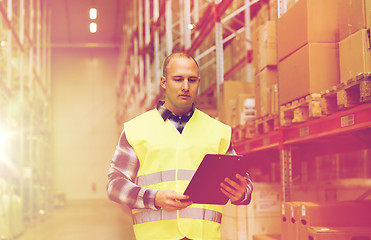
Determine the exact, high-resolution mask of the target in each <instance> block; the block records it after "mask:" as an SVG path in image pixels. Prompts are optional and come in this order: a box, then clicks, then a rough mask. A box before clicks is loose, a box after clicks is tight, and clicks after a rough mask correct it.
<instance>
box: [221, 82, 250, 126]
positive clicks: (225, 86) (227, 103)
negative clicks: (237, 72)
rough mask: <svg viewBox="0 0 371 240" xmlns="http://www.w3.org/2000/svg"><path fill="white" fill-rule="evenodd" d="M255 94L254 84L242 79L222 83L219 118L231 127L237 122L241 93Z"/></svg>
mask: <svg viewBox="0 0 371 240" xmlns="http://www.w3.org/2000/svg"><path fill="white" fill-rule="evenodd" d="M243 93H245V94H250V95H251V96H254V84H253V83H250V82H242V81H226V82H223V83H221V85H220V94H219V104H218V117H219V120H220V121H221V122H223V123H225V124H227V125H230V126H231V127H234V126H235V124H236V105H237V99H236V98H237V96H238V95H239V94H243Z"/></svg>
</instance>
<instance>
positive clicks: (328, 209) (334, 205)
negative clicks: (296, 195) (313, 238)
mask: <svg viewBox="0 0 371 240" xmlns="http://www.w3.org/2000/svg"><path fill="white" fill-rule="evenodd" d="M300 208H301V210H300V229H299V233H300V238H298V239H300V240H308V237H309V232H308V227H312V226H328V227H338V226H354V227H355V226H368V227H371V215H370V214H369V213H370V212H371V201H341V202H331V203H330V202H327V203H313V202H306V203H305V202H304V203H301V207H300Z"/></svg>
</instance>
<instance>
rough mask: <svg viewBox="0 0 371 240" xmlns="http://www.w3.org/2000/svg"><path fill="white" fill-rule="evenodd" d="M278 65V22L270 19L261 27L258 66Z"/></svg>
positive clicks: (260, 67) (261, 67)
mask: <svg viewBox="0 0 371 240" xmlns="http://www.w3.org/2000/svg"><path fill="white" fill-rule="evenodd" d="M276 65H277V34H276V22H275V21H268V22H266V23H265V24H264V25H262V26H260V27H259V54H258V68H259V70H260V71H261V70H262V69H263V68H265V67H267V66H276Z"/></svg>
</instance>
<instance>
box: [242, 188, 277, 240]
mask: <svg viewBox="0 0 371 240" xmlns="http://www.w3.org/2000/svg"><path fill="white" fill-rule="evenodd" d="M280 206H281V187H280V185H279V184H273V183H261V182H254V192H253V194H252V199H251V203H250V204H249V205H248V206H247V209H248V211H247V213H248V214H247V218H248V221H247V224H248V226H247V230H248V237H247V239H249V240H251V239H253V235H258V234H260V235H263V234H276V235H278V234H280V233H281V222H280V220H281V209H280ZM241 239H244V238H241Z"/></svg>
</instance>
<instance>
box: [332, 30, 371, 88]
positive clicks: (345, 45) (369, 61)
mask: <svg viewBox="0 0 371 240" xmlns="http://www.w3.org/2000/svg"><path fill="white" fill-rule="evenodd" d="M368 31H369V30H367V29H361V30H359V31H358V32H356V33H354V34H352V35H350V36H349V37H347V38H346V39H344V40H342V41H341V42H340V43H339V58H340V82H346V81H348V80H349V79H352V78H354V77H355V76H357V75H358V74H359V73H365V72H371V46H370V43H371V42H370V35H369V33H368Z"/></svg>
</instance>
